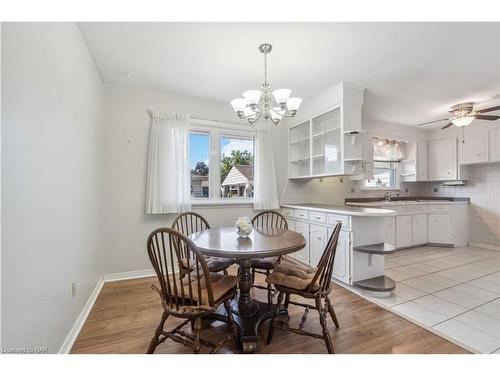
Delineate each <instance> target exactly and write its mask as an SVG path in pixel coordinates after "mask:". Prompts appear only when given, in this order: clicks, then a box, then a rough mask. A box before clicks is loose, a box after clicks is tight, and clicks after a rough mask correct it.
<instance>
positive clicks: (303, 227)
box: [294, 221, 310, 264]
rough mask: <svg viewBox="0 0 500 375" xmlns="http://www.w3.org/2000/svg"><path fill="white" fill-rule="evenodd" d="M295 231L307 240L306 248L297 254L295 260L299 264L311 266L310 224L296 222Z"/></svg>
mask: <svg viewBox="0 0 500 375" xmlns="http://www.w3.org/2000/svg"><path fill="white" fill-rule="evenodd" d="M295 231H296V232H298V233H300V234H302V235H303V236H304V238H305V240H306V246H305V247H304V248H303V249H300V250H299V251H297V252H295V253H294V255H295V259H297V260H298V261H299V262H302V263H305V264H309V260H310V256H309V224H307V223H303V222H300V221H296V222H295Z"/></svg>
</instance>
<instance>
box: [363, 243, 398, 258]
mask: <svg viewBox="0 0 500 375" xmlns="http://www.w3.org/2000/svg"><path fill="white" fill-rule="evenodd" d="M353 250H354V251H357V252H359V253H366V254H375V255H386V254H393V253H395V252H396V247H395V246H393V245H390V244H388V243H375V244H372V245H363V246H354V247H353Z"/></svg>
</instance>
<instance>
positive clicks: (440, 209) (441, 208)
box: [429, 204, 451, 213]
mask: <svg viewBox="0 0 500 375" xmlns="http://www.w3.org/2000/svg"><path fill="white" fill-rule="evenodd" d="M450 211H451V206H450V205H447V204H439V205H438V204H435V205H430V206H429V212H436V213H448V212H450Z"/></svg>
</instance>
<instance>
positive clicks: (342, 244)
mask: <svg viewBox="0 0 500 375" xmlns="http://www.w3.org/2000/svg"><path fill="white" fill-rule="evenodd" d="M332 233H333V229H328V238H330V236H331V235H332ZM350 254H351V232H347V231H343V230H341V231H340V235H339V242H338V243H337V250H336V252H335V260H334V262H333V274H332V276H333V277H334V278H336V279H337V280H340V281H342V282H344V283H346V284H350V275H351V271H350V263H349V259H350Z"/></svg>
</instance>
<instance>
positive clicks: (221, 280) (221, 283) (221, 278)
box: [169, 271, 238, 306]
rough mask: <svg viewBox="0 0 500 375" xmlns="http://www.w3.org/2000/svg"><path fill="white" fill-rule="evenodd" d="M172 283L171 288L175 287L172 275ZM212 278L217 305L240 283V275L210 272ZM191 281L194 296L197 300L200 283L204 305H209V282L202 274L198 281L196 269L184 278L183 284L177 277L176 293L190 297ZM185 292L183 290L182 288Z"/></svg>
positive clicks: (179, 295) (180, 296) (178, 295)
mask: <svg viewBox="0 0 500 375" xmlns="http://www.w3.org/2000/svg"><path fill="white" fill-rule="evenodd" d="M169 279H170V285H171V288H172V289H174V286H173V285H174V280H173V277H172V276H170V277H169ZM210 279H211V280H212V290H213V294H214V303H215V305H217V304H218V301H219V300H220V299H221V298H222V297H224V295H225V294H227V293H228V292H230V291H231V289H234V288H235V287H236V285H237V284H238V277H236V276H230V275H228V276H226V275H221V274H220V273H213V272H211V273H210ZM190 282H191V291H192V296H193V299H194V300H195V301H197V300H198V295H199V292H198V283H199V284H200V285H199V287H200V289H201V304H202V305H204V306H208V305H209V301H208V289H207V284H206V282H205V279H204V278H203V277H201V276H200V281H199V282H198V279H197V275H196V271H193V272H191V275H186V276H184V277H183V279H182V285H181V284H180V283H179V279H177V278H176V280H175V284H176V287H175V289H176V291H177V292H176V293H173V294H175V295H176V296H177V297H179V298H182V296H183V295H184V298H188V296H189V283H190ZM181 289H183V291H184V293H183V292H182V290H181ZM172 291H173V290H172Z"/></svg>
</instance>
